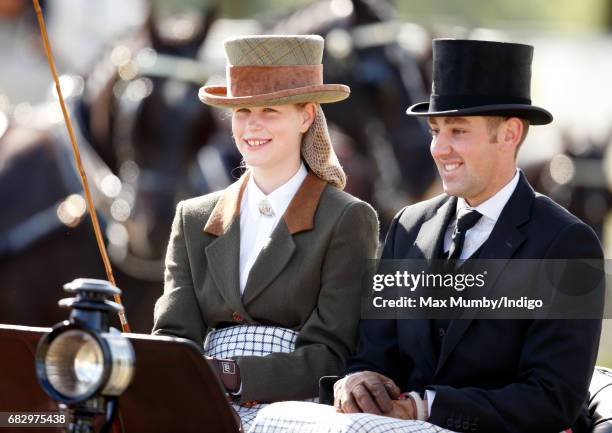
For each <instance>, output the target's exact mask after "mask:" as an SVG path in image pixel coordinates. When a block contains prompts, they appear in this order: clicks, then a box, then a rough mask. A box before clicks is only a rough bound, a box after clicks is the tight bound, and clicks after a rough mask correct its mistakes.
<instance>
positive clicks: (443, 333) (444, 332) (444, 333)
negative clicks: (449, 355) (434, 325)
mask: <svg viewBox="0 0 612 433" xmlns="http://www.w3.org/2000/svg"><path fill="white" fill-rule="evenodd" d="M438 335H439V336H440V337H444V336H445V335H446V329H444V328H440V329H438Z"/></svg>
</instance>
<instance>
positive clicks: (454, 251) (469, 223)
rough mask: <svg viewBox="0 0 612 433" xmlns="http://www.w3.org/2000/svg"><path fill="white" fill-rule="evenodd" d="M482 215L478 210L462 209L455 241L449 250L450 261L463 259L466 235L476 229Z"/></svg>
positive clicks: (456, 227) (454, 236) (455, 231)
mask: <svg viewBox="0 0 612 433" xmlns="http://www.w3.org/2000/svg"><path fill="white" fill-rule="evenodd" d="M480 217H482V214H481V213H480V212H478V211H477V210H469V209H461V210H460V211H459V216H458V218H457V225H456V226H455V230H454V231H453V241H452V243H451V246H450V248H449V250H448V260H457V259H458V258H459V257H461V250H462V249H463V243H464V242H465V234H466V233H467V231H468V230H469V229H471V228H472V227H474V226H475V225H476V223H477V222H478V220H480Z"/></svg>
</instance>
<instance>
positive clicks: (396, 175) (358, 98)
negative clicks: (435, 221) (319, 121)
mask: <svg viewBox="0 0 612 433" xmlns="http://www.w3.org/2000/svg"><path fill="white" fill-rule="evenodd" d="M264 28H268V27H267V26H266V25H264ZM272 28H273V33H316V34H320V35H322V36H324V37H325V44H326V47H325V52H324V55H323V63H324V64H325V72H324V74H325V76H324V80H325V81H326V82H335V83H343V84H346V85H348V86H350V88H351V96H350V98H349V99H347V100H346V101H343V102H340V103H336V104H330V105H329V106H325V107H324V110H325V114H326V117H327V119H328V121H329V123H330V128H331V129H332V131H336V132H337V131H338V130H339V131H340V132H341V134H340V136H339V137H338V135H337V134H336V135H334V134H332V135H333V136H332V138H333V139H335V138H339V140H335V142H334V145H335V146H336V150H337V152H338V154H339V158H340V161H341V163H342V164H343V165H344V166H345V168H346V171H347V176H348V183H347V190H348V191H349V192H351V193H353V194H355V195H357V196H358V197H359V198H361V199H363V200H366V201H368V202H370V203H372V204H373V206H374V207H375V208H376V209H377V210H378V212H379V215H380V218H381V228H382V229H384V228H385V227H386V226H387V224H388V223H389V222H390V220H391V218H392V217H393V215H394V214H395V213H396V212H397V211H398V210H399V209H400V208H401V207H403V206H405V205H406V204H409V203H413V202H416V201H419V200H422V199H423V198H425V197H427V195H428V194H429V191H430V189H431V188H432V185H433V183H434V182H435V180H436V179H437V170H436V168H435V165H434V163H433V161H432V159H431V156H430V153H429V143H430V140H431V137H430V135H429V133H428V130H427V127H426V125H425V123H424V122H423V121H422V120H419V119H416V118H410V117H408V116H406V115H405V111H406V109H407V108H408V107H409V106H410V105H412V104H413V103H415V102H420V101H422V100H425V99H427V94H426V92H425V90H424V83H425V82H426V79H424V77H423V73H422V70H423V69H424V66H423V64H422V63H419V62H418V61H417V59H416V56H415V55H414V54H413V53H411V52H410V51H408V50H407V49H406V48H405V47H404V46H403V45H402V44H400V43H399V42H398V33H400V31H401V30H402V27H401V25H400V24H399V23H398V22H397V21H394V20H393V11H392V9H391V7H390V5H389V4H388V3H386V2H379V1H377V2H373V1H369V0H332V1H329V0H323V1H318V2H315V3H313V4H311V5H308V6H306V7H304V8H302V9H299V10H297V11H295V12H293V13H291V14H289V15H287V16H285V17H282V18H280V19H276V24H275V25H274V26H273V27H272ZM409 28H411V27H410V26H407V27H403V29H404V30H405V29H409ZM424 50H426V47H424ZM383 231H384V230H383Z"/></svg>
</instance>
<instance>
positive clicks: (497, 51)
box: [406, 39, 553, 125]
mask: <svg viewBox="0 0 612 433" xmlns="http://www.w3.org/2000/svg"><path fill="white" fill-rule="evenodd" d="M532 57H533V47H532V46H530V45H523V44H511V43H505V42H489V41H470V40H457V39H435V40H434V41H433V83H432V89H431V97H430V99H429V102H421V103H418V104H414V105H413V106H412V107H410V108H408V110H407V111H406V114H408V115H410V116H470V115H471V116H475V115H486V116H516V117H520V118H523V119H527V120H528V121H529V123H531V124H532V125H545V124H547V123H550V122H552V119H553V117H552V115H551V114H550V113H549V112H548V111H546V110H545V109H543V108H540V107H535V106H533V105H531V96H530V84H531V59H532Z"/></svg>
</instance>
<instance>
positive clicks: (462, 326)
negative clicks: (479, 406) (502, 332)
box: [436, 171, 535, 372]
mask: <svg viewBox="0 0 612 433" xmlns="http://www.w3.org/2000/svg"><path fill="white" fill-rule="evenodd" d="M534 198H535V193H534V191H533V189H532V188H531V186H530V185H529V182H527V179H526V178H525V175H524V174H523V172H522V171H521V172H520V178H519V182H518V184H517V186H516V189H515V191H514V193H513V194H512V196H511V197H510V200H508V203H506V206H505V207H504V209H503V211H502V213H501V215H500V216H499V219H498V220H497V223H496V224H495V227H493V231H492V232H491V234H490V235H489V238H488V239H487V241H486V242H485V244H484V245H483V249H482V251H481V253H480V255H479V256H478V259H486V260H487V278H486V282H487V284H486V286H485V287H484V290H483V295H484V294H486V293H489V292H490V291H491V290H492V289H493V287H494V286H495V283H496V281H497V279H498V278H499V276H500V274H501V272H502V271H503V269H504V268H505V267H506V265H507V263H508V261H509V260H510V259H511V258H512V257H513V256H514V253H515V252H516V250H517V249H518V248H519V247H520V246H521V245H522V244H523V242H525V235H524V234H523V233H522V232H521V231H520V230H519V229H518V227H520V226H521V225H523V224H524V223H525V222H527V221H529V217H530V215H531V206H532V204H533V200H534ZM489 259H492V260H489ZM473 315H474V312H473V310H467V311H466V312H465V313H464V315H463V316H462V319H460V320H453V321H451V323H450V325H449V328H448V331H447V333H446V337H445V338H444V342H443V343H442V348H441V351H440V358H439V360H438V367H437V370H436V372H437V371H439V370H440V368H442V366H443V364H444V363H445V361H446V360H447V359H448V357H449V356H450V354H451V352H452V351H453V350H454V349H455V347H457V344H458V343H459V341H460V340H461V338H462V337H463V335H464V334H465V332H466V331H467V329H468V328H469V326H470V324H471V323H472V320H474V316H473Z"/></svg>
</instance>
